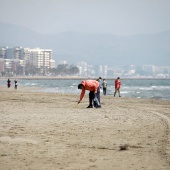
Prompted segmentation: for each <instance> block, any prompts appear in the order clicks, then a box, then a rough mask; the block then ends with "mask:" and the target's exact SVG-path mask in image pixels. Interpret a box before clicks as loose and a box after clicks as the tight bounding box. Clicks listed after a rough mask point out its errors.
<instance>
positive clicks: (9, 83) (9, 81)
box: [7, 79, 11, 88]
mask: <svg viewBox="0 0 170 170" xmlns="http://www.w3.org/2000/svg"><path fill="white" fill-rule="evenodd" d="M10 86H11V80H10V79H8V80H7V87H8V88H10Z"/></svg>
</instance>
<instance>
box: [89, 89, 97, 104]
mask: <svg viewBox="0 0 170 170" xmlns="http://www.w3.org/2000/svg"><path fill="white" fill-rule="evenodd" d="M96 97H97V99H98V101H99V103H100V87H98V89H97V93H96ZM93 99H94V91H90V93H89V105H91V106H92V105H93Z"/></svg>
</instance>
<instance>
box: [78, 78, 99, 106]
mask: <svg viewBox="0 0 170 170" xmlns="http://www.w3.org/2000/svg"><path fill="white" fill-rule="evenodd" d="M78 89H81V90H82V91H81V94H80V100H79V101H78V103H80V102H81V101H82V99H83V97H84V94H85V91H86V90H89V91H90V93H89V106H88V107H87V108H93V104H92V102H93V100H94V101H95V102H96V106H95V107H96V108H101V105H100V84H99V82H98V81H96V80H86V81H82V82H81V84H79V85H78Z"/></svg>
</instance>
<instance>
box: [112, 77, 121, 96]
mask: <svg viewBox="0 0 170 170" xmlns="http://www.w3.org/2000/svg"><path fill="white" fill-rule="evenodd" d="M121 84H122V83H121V81H120V77H118V78H117V79H116V80H115V92H114V97H115V96H116V93H117V92H118V93H119V97H121V95H120V86H121Z"/></svg>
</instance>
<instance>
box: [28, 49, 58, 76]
mask: <svg viewBox="0 0 170 170" xmlns="http://www.w3.org/2000/svg"><path fill="white" fill-rule="evenodd" d="M29 63H30V64H32V65H34V66H35V67H36V68H38V69H40V71H41V73H44V74H46V73H48V70H49V69H51V68H54V67H55V61H54V60H52V50H51V49H40V48H35V49H30V58H29Z"/></svg>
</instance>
